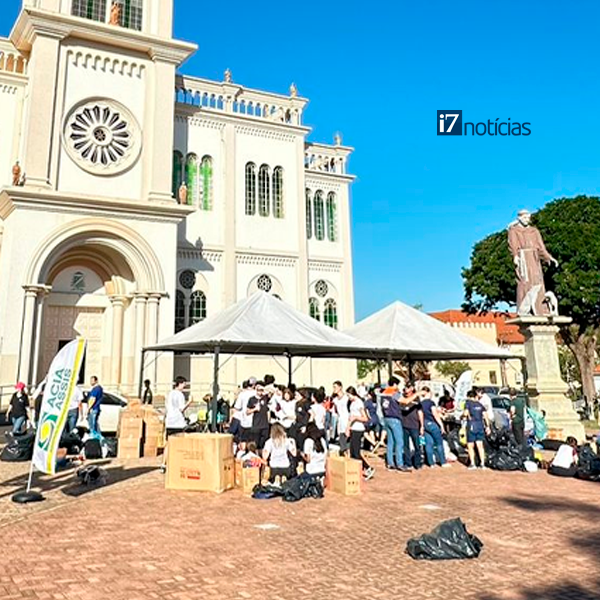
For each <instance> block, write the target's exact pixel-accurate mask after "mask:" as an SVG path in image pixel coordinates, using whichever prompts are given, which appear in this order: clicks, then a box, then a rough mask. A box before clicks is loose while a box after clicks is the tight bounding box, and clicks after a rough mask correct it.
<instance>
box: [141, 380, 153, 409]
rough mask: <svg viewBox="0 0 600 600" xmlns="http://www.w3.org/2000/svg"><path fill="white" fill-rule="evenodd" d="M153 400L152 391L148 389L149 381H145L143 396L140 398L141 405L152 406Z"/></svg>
mask: <svg viewBox="0 0 600 600" xmlns="http://www.w3.org/2000/svg"><path fill="white" fill-rule="evenodd" d="M153 399H154V394H152V390H151V389H150V380H149V379H146V380H145V381H144V394H143V396H142V403H143V404H152V400H153Z"/></svg>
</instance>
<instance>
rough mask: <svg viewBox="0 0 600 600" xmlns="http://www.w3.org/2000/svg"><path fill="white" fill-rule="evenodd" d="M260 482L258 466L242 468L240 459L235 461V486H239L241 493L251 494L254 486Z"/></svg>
mask: <svg viewBox="0 0 600 600" xmlns="http://www.w3.org/2000/svg"><path fill="white" fill-rule="evenodd" d="M260 482H261V477H260V467H246V468H244V467H243V466H242V463H241V462H240V461H235V487H237V488H240V489H241V490H242V494H245V495H247V496H251V495H252V490H253V489H254V486H256V485H258V484H259V483H260Z"/></svg>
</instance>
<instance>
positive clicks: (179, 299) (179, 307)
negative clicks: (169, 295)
mask: <svg viewBox="0 0 600 600" xmlns="http://www.w3.org/2000/svg"><path fill="white" fill-rule="evenodd" d="M183 329H185V295H184V293H183V292H182V291H181V290H177V291H176V292H175V333H178V332H180V331H182V330H183Z"/></svg>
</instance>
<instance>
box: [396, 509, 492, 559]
mask: <svg viewBox="0 0 600 600" xmlns="http://www.w3.org/2000/svg"><path fill="white" fill-rule="evenodd" d="M482 548H483V542H482V541H481V540H480V539H479V538H478V537H476V536H474V535H471V534H470V533H469V532H468V531H467V528H466V526H465V524H464V523H463V522H462V521H461V519H458V518H457V519H450V520H448V521H443V522H442V523H440V524H439V525H438V526H437V527H436V528H435V529H434V530H433V531H432V532H431V533H425V534H423V535H421V536H419V537H417V538H412V539H410V540H408V543H407V544H406V552H407V553H408V554H409V555H410V556H411V557H412V558H414V559H416V560H452V559H462V558H477V557H478V556H479V554H480V553H481V549H482Z"/></svg>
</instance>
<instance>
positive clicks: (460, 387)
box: [454, 371, 473, 409]
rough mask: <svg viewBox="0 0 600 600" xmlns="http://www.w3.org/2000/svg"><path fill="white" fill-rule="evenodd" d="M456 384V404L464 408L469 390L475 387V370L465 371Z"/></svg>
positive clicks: (457, 406)
mask: <svg viewBox="0 0 600 600" xmlns="http://www.w3.org/2000/svg"><path fill="white" fill-rule="evenodd" d="M454 385H455V387H456V394H455V395H454V405H455V407H456V408H457V409H458V408H460V409H462V407H463V405H464V403H465V402H466V401H467V392H468V391H469V390H470V389H472V388H473V371H464V372H463V373H462V375H461V376H460V377H459V378H458V381H457V382H456V383H455V384H454Z"/></svg>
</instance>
